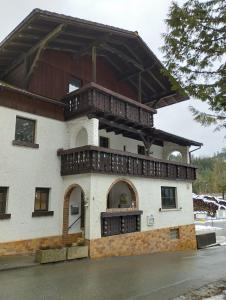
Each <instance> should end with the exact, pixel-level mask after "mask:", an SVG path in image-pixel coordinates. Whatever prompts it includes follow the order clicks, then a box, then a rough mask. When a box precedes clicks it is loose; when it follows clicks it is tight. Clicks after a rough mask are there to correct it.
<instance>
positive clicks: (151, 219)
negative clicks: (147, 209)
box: [147, 215, 155, 226]
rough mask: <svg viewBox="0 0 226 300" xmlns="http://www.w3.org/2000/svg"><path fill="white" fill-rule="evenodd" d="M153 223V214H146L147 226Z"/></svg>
mask: <svg viewBox="0 0 226 300" xmlns="http://www.w3.org/2000/svg"><path fill="white" fill-rule="evenodd" d="M154 223H155V218H154V216H153V215H148V216H147V226H153V225H154Z"/></svg>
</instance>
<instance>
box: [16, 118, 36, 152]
mask: <svg viewBox="0 0 226 300" xmlns="http://www.w3.org/2000/svg"><path fill="white" fill-rule="evenodd" d="M18 119H22V120H25V121H31V122H32V123H33V127H32V141H28V140H27V141H26V140H22V139H18V137H17V120H18ZM36 132H37V120H35V119H30V118H27V117H24V116H18V115H17V116H16V123H15V134H14V140H13V142H12V144H13V145H15V146H25V147H30V148H39V145H38V144H36V143H35V141H36Z"/></svg>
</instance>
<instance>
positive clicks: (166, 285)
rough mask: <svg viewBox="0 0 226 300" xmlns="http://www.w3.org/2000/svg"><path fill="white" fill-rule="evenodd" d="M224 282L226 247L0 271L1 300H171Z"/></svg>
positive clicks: (225, 276) (86, 260)
mask: <svg viewBox="0 0 226 300" xmlns="http://www.w3.org/2000/svg"><path fill="white" fill-rule="evenodd" d="M220 278H226V246H222V247H215V248H210V249H208V250H201V251H197V252H196V251H189V252H177V253H160V254H152V255H143V256H134V257H115V258H108V259H102V260H89V259H85V260H76V261H73V262H64V263H58V264H51V265H44V266H37V267H32V268H27V269H20V270H11V271H2V272H0V299H1V300H6V299H7V300H12V299H13V300H27V299H28V300H30V299H31V300H37V299H38V300H39V299H42V300H44V299H54V300H58V299H65V300H67V299H68V300H72V299H76V300H80V299H82V300H89V299H92V300H102V299H106V300H107V299H117V300H120V299H133V300H134V299H137V300H141V299H142V300H143V299H154V300H158V299H159V300H160V299H161V300H164V299H172V298H174V297H176V296H178V295H180V294H183V293H185V292H187V291H189V290H190V289H193V288H197V287H200V286H202V285H204V284H206V283H209V282H212V281H215V280H218V279H220Z"/></svg>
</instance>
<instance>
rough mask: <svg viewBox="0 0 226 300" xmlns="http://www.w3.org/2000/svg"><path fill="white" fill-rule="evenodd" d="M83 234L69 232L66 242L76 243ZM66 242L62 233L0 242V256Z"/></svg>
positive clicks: (24, 252)
mask: <svg viewBox="0 0 226 300" xmlns="http://www.w3.org/2000/svg"><path fill="white" fill-rule="evenodd" d="M81 236H82V233H74V234H69V235H68V236H67V240H66V243H68V244H69V243H74V242H76V241H77V239H78V238H79V237H81ZM64 244H65V240H63V238H62V236H61V235H59V236H49V237H43V238H37V239H29V240H21V241H13V242H7V243H0V256H4V255H15V254H26V253H33V252H35V251H36V250H38V249H39V248H40V247H57V246H63V245H64Z"/></svg>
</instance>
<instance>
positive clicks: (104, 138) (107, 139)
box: [99, 135, 110, 149]
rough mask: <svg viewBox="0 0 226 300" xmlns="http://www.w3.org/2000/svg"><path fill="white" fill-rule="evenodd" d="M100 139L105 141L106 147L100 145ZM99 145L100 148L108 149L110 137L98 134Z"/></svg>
mask: <svg viewBox="0 0 226 300" xmlns="http://www.w3.org/2000/svg"><path fill="white" fill-rule="evenodd" d="M101 139H102V140H105V141H107V147H106V146H102V145H101ZM99 146H100V147H101V148H106V149H109V148H110V139H109V137H106V136H102V135H100V136H99Z"/></svg>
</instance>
